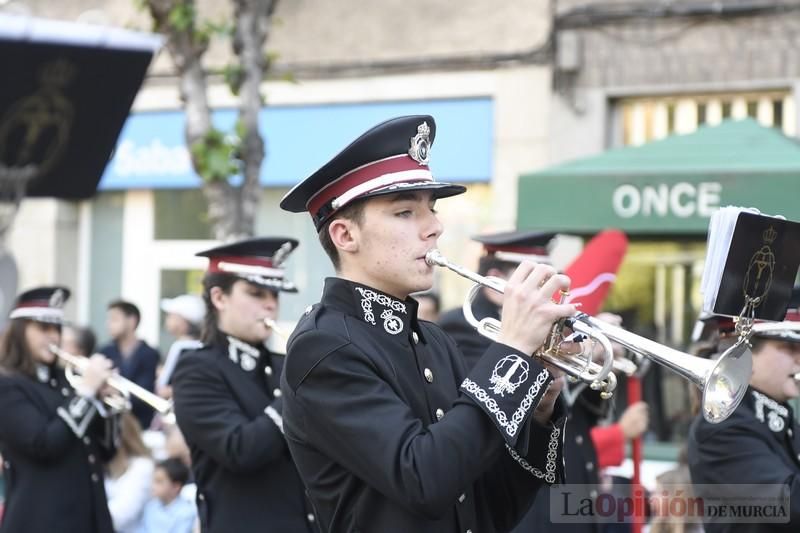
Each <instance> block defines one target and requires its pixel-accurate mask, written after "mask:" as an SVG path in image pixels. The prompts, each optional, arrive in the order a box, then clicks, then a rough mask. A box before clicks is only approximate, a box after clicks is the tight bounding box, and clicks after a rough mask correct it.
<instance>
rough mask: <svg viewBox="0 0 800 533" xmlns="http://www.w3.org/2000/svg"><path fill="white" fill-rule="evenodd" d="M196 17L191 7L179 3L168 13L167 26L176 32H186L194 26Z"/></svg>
mask: <svg viewBox="0 0 800 533" xmlns="http://www.w3.org/2000/svg"><path fill="white" fill-rule="evenodd" d="M196 15H197V13H196V11H195V8H194V6H193V5H191V4H186V3H184V2H181V3H180V4H177V5H176V6H175V7H174V8H172V10H171V11H170V12H169V18H168V19H169V24H170V26H172V27H173V28H175V29H176V30H178V31H186V30H187V29H189V28H191V27H192V26H193V25H194V21H195V16H196Z"/></svg>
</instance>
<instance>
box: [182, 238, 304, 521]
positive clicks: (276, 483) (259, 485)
mask: <svg viewBox="0 0 800 533" xmlns="http://www.w3.org/2000/svg"><path fill="white" fill-rule="evenodd" d="M296 246H297V241H295V240H293V239H285V238H271V239H267V238H263V239H250V240H245V241H240V242H237V243H233V244H228V245H225V246H220V247H218V248H213V249H211V250H206V251H204V252H201V253H199V254H197V255H199V256H203V257H207V258H208V259H209V265H208V270H207V272H206V275H205V278H204V279H203V299H204V300H205V303H206V318H205V326H204V328H203V339H202V340H203V344H204V346H203V347H202V348H201V349H199V350H197V351H189V352H185V353H184V354H183V355H182V356H181V357H180V359H179V360H178V364H177V366H176V368H175V372H174V374H173V377H172V386H173V399H174V401H175V414H176V416H177V422H178V426H179V427H180V430H181V431H182V432H183V435H184V437H185V438H186V442H187V443H188V444H189V449H190V450H191V456H192V470H193V472H194V477H195V481H196V483H197V507H198V514H199V517H200V523H201V527H202V531H203V532H208V533H216V532H228V531H237V532H242V533H246V532H249V531H254V532H255V531H257V532H261V531H274V532H278V533H302V532H304V531H308V532H311V531H314V528H315V525H314V515H313V513H311V510H310V508H309V507H307V500H306V498H305V496H304V491H303V486H302V483H301V481H300V478H299V477H298V475H297V470H296V469H295V466H294V464H293V463H292V458H291V456H290V455H289V449H288V447H287V446H286V441H285V439H284V438H283V431H282V425H283V422H282V419H281V391H280V389H279V388H278V386H279V381H278V380H279V376H280V372H281V368H282V359H283V358H282V357H279V356H278V355H277V354H274V353H272V352H270V351H269V350H268V349H267V348H266V346H265V342H266V341H267V339H268V338H269V336H270V334H271V333H272V331H271V329H270V327H269V326H268V325H267V324H266V323H265V319H270V320H272V319H275V318H276V317H277V314H278V294H279V293H280V292H281V291H288V292H297V289H296V288H295V286H294V284H293V283H292V282H291V281H289V280H288V279H286V278H285V277H284V270H283V267H282V266H281V265H282V263H283V261H284V260H285V259H286V257H287V256H288V255H289V253H291V251H292V250H293V249H294V248H295V247H296Z"/></svg>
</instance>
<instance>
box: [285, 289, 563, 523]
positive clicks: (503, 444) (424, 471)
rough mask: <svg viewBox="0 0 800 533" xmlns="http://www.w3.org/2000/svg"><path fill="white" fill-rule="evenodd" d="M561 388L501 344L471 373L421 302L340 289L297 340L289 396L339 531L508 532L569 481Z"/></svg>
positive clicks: (330, 293)
mask: <svg viewBox="0 0 800 533" xmlns="http://www.w3.org/2000/svg"><path fill="white" fill-rule="evenodd" d="M551 381H552V378H551V376H550V374H549V372H547V371H546V370H545V369H543V368H542V367H540V366H539V365H538V364H537V363H536V362H535V361H534V360H533V359H531V358H530V357H528V356H527V355H525V354H519V353H518V352H516V351H515V350H513V349H512V348H510V347H508V346H505V345H502V344H497V343H495V344H493V345H492V346H491V347H490V349H489V350H488V351H487V353H486V355H485V356H484V358H482V359H481V361H480V362H479V363H478V365H477V366H476V368H475V369H474V370H473V372H471V373H469V374H468V373H467V370H466V365H465V364H464V361H463V356H462V355H461V354H460V353H459V352H458V350H457V348H456V346H455V344H454V343H453V341H452V340H451V339H450V338H449V337H448V336H447V335H446V334H444V333H443V332H442V331H441V329H439V328H438V327H437V326H435V325H434V324H432V323H430V322H424V321H417V319H416V302H414V301H413V299H411V298H408V299H406V300H397V299H395V298H393V297H391V296H389V295H387V294H384V293H381V292H379V291H376V290H374V289H372V288H369V287H365V286H363V285H358V284H355V283H352V282H348V281H345V280H342V279H338V278H331V279H328V280H326V285H325V292H324V294H323V298H322V301H321V303H320V304H318V305H316V306H315V307H314V308H313V309H312V310H310V311H309V312H308V313H307V314H306V316H304V317H303V318H302V319H301V320H300V323H299V324H298V327H297V328H296V329H295V332H294V333H293V335H292V337H291V338H290V341H289V346H288V356H287V361H286V366H285V368H284V375H283V380H282V383H281V387H282V389H283V391H284V395H283V397H284V427H285V430H286V437H287V440H288V443H289V447H290V448H291V450H292V454H293V455H294V458H295V461H296V464H297V466H298V470H299V471H300V473H301V476H302V477H303V480H304V482H305V484H306V486H307V488H308V491H309V495H310V498H311V500H312V502H313V504H314V506H315V508H316V512H317V515H318V517H319V521H320V523H321V528H322V530H323V531H326V532H327V531H330V532H337V533H339V532H370V533H372V532H375V533H395V532H396V533H401V532H402V533H408V532H412V531H413V532H415V533H428V532H430V533H434V532H435V533H455V532H460V533H464V532H467V531H469V532H472V533H479V532H480V533H492V532H495V531H508V530H509V529H511V528H512V527H513V526H514V525H515V524H516V522H517V521H518V520H519V518H520V517H521V516H522V515H523V514H524V513H525V512H526V511H527V509H528V507H529V506H530V503H531V501H532V500H533V498H534V496H535V495H536V493H537V491H538V490H539V488H540V487H542V486H546V484H549V483H554V482H557V481H559V480H560V479H561V475H562V466H563V463H562V458H561V448H562V439H563V407H561V408H557V409H556V412H555V413H554V417H553V419H554V420H557V422H556V423H555V424H549V425H547V426H541V425H539V424H538V423H536V422H535V421H534V420H533V419H532V417H531V415H532V412H533V410H534V409H535V408H536V405H537V404H538V402H539V400H540V399H541V397H542V395H543V394H544V392H545V391H546V390H547V387H548V386H549V385H550V383H551Z"/></svg>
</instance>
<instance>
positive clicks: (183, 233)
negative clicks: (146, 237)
mask: <svg viewBox="0 0 800 533" xmlns="http://www.w3.org/2000/svg"><path fill="white" fill-rule="evenodd" d="M153 197H154V201H155V230H154V231H155V235H154V238H155V239H156V240H183V239H186V240H203V239H211V238H213V234H212V229H211V224H210V223H209V221H208V202H207V201H206V198H205V196H204V195H203V191H202V190H200V189H178V190H164V189H162V190H155V191H153Z"/></svg>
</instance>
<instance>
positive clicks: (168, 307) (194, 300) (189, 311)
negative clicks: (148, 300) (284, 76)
mask: <svg viewBox="0 0 800 533" xmlns="http://www.w3.org/2000/svg"><path fill="white" fill-rule="evenodd" d="M161 310H162V311H164V312H165V313H175V314H176V315H178V316H180V317H183V318H185V319H186V320H188V321H189V322H191V323H193V324H196V325H198V326H199V325H201V324H202V323H203V318H205V316H206V304H205V303H204V302H203V299H202V298H200V297H199V296H196V295H194V294H181V295H180V296H176V297H175V298H164V299H163V300H161Z"/></svg>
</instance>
